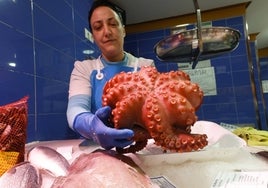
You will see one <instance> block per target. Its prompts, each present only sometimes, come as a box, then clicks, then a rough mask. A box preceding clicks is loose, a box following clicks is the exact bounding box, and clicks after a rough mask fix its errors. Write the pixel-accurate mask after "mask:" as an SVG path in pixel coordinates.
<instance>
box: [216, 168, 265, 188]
mask: <svg viewBox="0 0 268 188" xmlns="http://www.w3.org/2000/svg"><path fill="white" fill-rule="evenodd" d="M223 187H226V188H231V187H233V188H247V187H256V188H257V187H258V188H267V187H268V171H261V172H255V171H254V172H252V171H249V172H236V171H235V172H233V171H232V172H219V173H218V174H217V176H216V178H215V179H214V182H213V184H212V186H211V188H223Z"/></svg>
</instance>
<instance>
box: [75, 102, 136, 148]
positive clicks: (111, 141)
mask: <svg viewBox="0 0 268 188" xmlns="http://www.w3.org/2000/svg"><path fill="white" fill-rule="evenodd" d="M110 114H111V108H110V107H109V106H105V107H101V108H100V109H98V110H97V111H96V113H95V115H94V114H92V113H82V114H79V115H78V116H77V117H76V119H75V121H74V126H73V127H74V130H75V131H77V132H78V133H79V134H80V135H81V136H83V137H85V138H92V139H93V140H94V141H95V142H97V143H98V144H99V145H100V146H101V147H103V148H104V149H107V150H108V149H111V148H113V147H119V148H124V147H126V146H128V145H130V144H132V143H133V140H131V138H132V137H133V136H134V132H133V131H132V130H130V129H114V128H110V127H107V126H106V125H105V124H104V122H107V120H108V118H109V117H110Z"/></svg>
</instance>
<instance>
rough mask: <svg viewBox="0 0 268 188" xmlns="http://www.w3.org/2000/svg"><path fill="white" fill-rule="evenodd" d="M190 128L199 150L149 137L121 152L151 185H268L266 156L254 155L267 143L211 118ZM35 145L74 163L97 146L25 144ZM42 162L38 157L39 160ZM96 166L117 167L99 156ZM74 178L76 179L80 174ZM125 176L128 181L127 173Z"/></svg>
mask: <svg viewBox="0 0 268 188" xmlns="http://www.w3.org/2000/svg"><path fill="white" fill-rule="evenodd" d="M192 132H193V133H203V134H206V135H207V136H208V145H207V146H206V147H205V148H203V149H202V150H199V151H194V152H183V153H174V152H168V151H167V152H163V150H162V149H161V148H159V147H158V146H156V145H154V141H153V140H149V143H148V144H147V146H146V148H144V149H143V150H141V151H139V152H137V153H135V154H133V153H131V154H124V155H125V156H127V157H128V158H130V159H131V160H132V162H133V163H131V164H130V166H132V167H133V166H135V169H139V170H140V171H141V172H143V173H144V174H145V175H146V176H148V177H150V180H151V181H152V182H153V185H154V186H152V187H165V188H169V187H173V188H174V187H177V188H188V187H191V188H195V187H198V188H200V187H201V188H203V187H204V188H210V187H211V188H212V187H213V188H214V187H215V188H216V187H247V186H249V185H251V186H253V187H254V185H256V186H257V185H258V187H267V186H268V160H267V158H265V157H264V155H263V156H261V155H258V153H264V152H265V151H268V147H267V146H263V147H261V146H260V147H248V146H247V143H246V142H245V140H243V139H241V138H239V137H238V136H236V135H235V134H233V133H232V132H231V131H229V130H227V129H225V128H223V127H221V126H220V125H218V124H216V123H213V122H206V121H197V122H196V124H195V125H194V126H193V128H192ZM37 146H46V147H50V148H52V149H54V150H55V151H57V152H58V153H60V154H61V155H62V156H64V158H65V159H67V161H68V162H69V164H72V163H74V162H75V161H76V160H77V159H79V157H81V155H84V154H92V153H95V152H96V151H98V150H101V148H100V147H99V146H98V145H96V144H95V143H94V142H93V141H90V140H82V139H77V140H55V141H46V142H33V143H28V144H26V153H29V151H31V149H32V148H35V147H37ZM265 155H267V153H265ZM26 158H27V157H26ZM36 158H38V157H36ZM99 158H100V157H99ZM47 160H48V159H47ZM79 160H80V161H81V160H82V159H79ZM83 160H84V159H83ZM120 160H122V159H120ZM39 161H40V160H39ZM122 161H124V160H122ZM44 162H45V161H42V163H44ZM51 164H52V163H51ZM46 165H49V164H46ZM52 165H53V164H52ZM99 166H102V168H103V171H105V172H107V174H108V173H111V172H113V171H118V170H119V169H118V168H120V167H118V168H114V169H113V168H110V167H109V166H105V164H104V163H103V162H101V160H100V162H99ZM52 168H55V167H52ZM85 168H86V167H85ZM89 168H90V167H89ZM119 171H120V170H119ZM122 172H124V171H122ZM108 176H109V175H107V177H108ZM77 178H78V179H76V181H75V182H76V183H78V182H79V178H81V177H77ZM130 179H131V178H130ZM125 180H126V181H131V180H129V179H128V178H127V177H125ZM132 181H134V180H132ZM135 181H136V180H135ZM77 185H78V184H77ZM81 187H82V186H81ZM144 187H145V186H144Z"/></svg>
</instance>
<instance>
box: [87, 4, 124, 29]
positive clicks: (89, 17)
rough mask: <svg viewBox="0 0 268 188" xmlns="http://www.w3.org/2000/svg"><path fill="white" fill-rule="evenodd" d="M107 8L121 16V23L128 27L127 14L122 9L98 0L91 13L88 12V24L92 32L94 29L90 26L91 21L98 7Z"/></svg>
mask: <svg viewBox="0 0 268 188" xmlns="http://www.w3.org/2000/svg"><path fill="white" fill-rule="evenodd" d="M101 6H105V7H109V8H111V9H112V10H113V11H115V12H116V14H117V15H118V16H119V18H120V21H121V23H122V24H123V25H126V12H125V10H123V9H122V8H120V7H119V6H118V5H116V4H114V3H112V2H110V1H108V0H96V1H94V2H93V4H92V6H91V8H90V10H89V12H88V24H89V29H90V30H91V31H92V28H91V26H90V19H91V16H92V14H93V12H94V10H95V9H96V8H98V7H101Z"/></svg>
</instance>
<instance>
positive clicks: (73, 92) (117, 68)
mask: <svg viewBox="0 0 268 188" xmlns="http://www.w3.org/2000/svg"><path fill="white" fill-rule="evenodd" d="M117 10H118V9H117V8H116V7H115V6H114V4H112V3H110V2H108V1H95V2H94V3H93V5H92V7H91V10H90V11H89V16H88V21H89V26H90V29H91V32H92V36H93V38H94V41H95V43H96V44H97V46H98V47H99V49H100V51H101V55H100V57H99V58H98V59H96V60H85V61H76V62H75V65H74V69H73V71H72V74H71V78H70V86H69V102H68V108H67V119H68V123H69V126H70V128H72V129H73V130H74V131H76V132H77V133H79V134H80V135H81V136H83V137H84V138H86V139H90V138H92V139H93V140H94V141H96V142H97V143H98V144H99V145H100V146H102V147H103V148H105V149H111V148H113V147H120V148H124V147H126V146H128V145H130V144H131V143H132V142H133V141H132V140H131V138H132V137H133V135H134V133H133V131H132V130H129V129H121V130H118V129H114V128H111V127H107V126H106V125H105V122H107V120H108V118H109V117H110V114H111V108H110V107H109V106H105V107H102V101H101V97H102V90H103V87H104V85H105V83H106V82H107V81H108V80H109V79H110V78H112V77H113V76H114V75H115V74H117V73H119V72H121V71H137V69H138V67H141V66H148V65H152V64H153V60H149V59H144V58H137V57H134V56H132V55H131V54H129V53H127V52H125V51H124V49H123V45H124V37H125V35H126V33H125V28H124V24H123V19H122V15H121V14H120V13H119V12H118V11H117Z"/></svg>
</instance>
